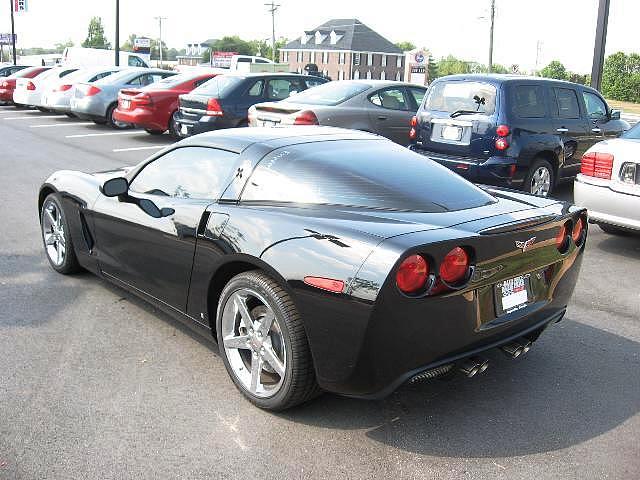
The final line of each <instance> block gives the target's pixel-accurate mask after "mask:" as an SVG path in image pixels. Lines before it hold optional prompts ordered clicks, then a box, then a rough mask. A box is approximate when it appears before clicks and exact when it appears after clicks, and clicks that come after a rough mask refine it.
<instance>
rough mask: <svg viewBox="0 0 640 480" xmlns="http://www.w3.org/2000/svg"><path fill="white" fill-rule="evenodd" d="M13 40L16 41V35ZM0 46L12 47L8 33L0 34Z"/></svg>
mask: <svg viewBox="0 0 640 480" xmlns="http://www.w3.org/2000/svg"><path fill="white" fill-rule="evenodd" d="M13 38H14V39H16V41H17V38H18V37H17V35H13ZM0 45H13V42H12V39H11V34H10V33H0Z"/></svg>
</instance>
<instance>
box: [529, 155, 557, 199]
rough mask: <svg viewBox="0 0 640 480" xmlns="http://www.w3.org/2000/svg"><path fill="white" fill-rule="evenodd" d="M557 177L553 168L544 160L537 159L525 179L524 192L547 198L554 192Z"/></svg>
mask: <svg viewBox="0 0 640 480" xmlns="http://www.w3.org/2000/svg"><path fill="white" fill-rule="evenodd" d="M554 181H555V175H554V173H553V167H552V166H551V164H550V163H549V162H547V161H546V160H544V159H541V158H540V159H537V160H535V161H534V162H533V164H532V165H531V168H529V172H528V173H527V176H526V177H525V179H524V185H523V190H524V191H525V192H527V193H531V194H533V195H538V196H539V197H547V196H549V195H550V194H551V192H552V191H553V185H554Z"/></svg>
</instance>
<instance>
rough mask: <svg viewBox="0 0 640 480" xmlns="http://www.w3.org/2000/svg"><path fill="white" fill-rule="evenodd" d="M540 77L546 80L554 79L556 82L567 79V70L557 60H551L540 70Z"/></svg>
mask: <svg viewBox="0 0 640 480" xmlns="http://www.w3.org/2000/svg"><path fill="white" fill-rule="evenodd" d="M540 75H542V76H543V77H546V78H555V79H556V80H566V79H567V76H568V75H567V69H566V68H565V66H564V65H563V64H562V63H560V62H559V61H558V60H553V61H552V62H551V63H550V64H549V65H547V66H546V67H544V68H543V69H542V70H540Z"/></svg>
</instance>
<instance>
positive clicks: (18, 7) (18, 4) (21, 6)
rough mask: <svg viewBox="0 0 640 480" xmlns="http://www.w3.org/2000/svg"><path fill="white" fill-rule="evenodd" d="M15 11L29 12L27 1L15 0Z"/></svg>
mask: <svg viewBox="0 0 640 480" xmlns="http://www.w3.org/2000/svg"><path fill="white" fill-rule="evenodd" d="M13 10H14V11H15V12H16V13H20V12H26V11H27V0H13Z"/></svg>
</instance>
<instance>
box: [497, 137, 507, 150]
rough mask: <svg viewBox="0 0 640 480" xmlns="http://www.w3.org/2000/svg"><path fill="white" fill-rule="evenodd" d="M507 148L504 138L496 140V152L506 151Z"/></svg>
mask: <svg viewBox="0 0 640 480" xmlns="http://www.w3.org/2000/svg"><path fill="white" fill-rule="evenodd" d="M507 148H509V142H507V139H506V138H502V137H500V138H496V149H497V150H501V151H502V150H506V149H507Z"/></svg>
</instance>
